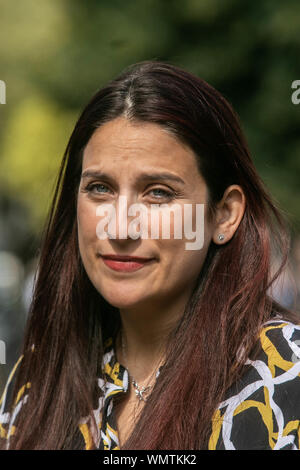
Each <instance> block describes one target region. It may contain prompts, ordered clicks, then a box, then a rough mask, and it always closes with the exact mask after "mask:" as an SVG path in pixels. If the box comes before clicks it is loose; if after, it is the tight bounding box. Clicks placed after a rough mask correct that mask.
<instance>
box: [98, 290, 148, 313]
mask: <svg viewBox="0 0 300 470" xmlns="http://www.w3.org/2000/svg"><path fill="white" fill-rule="evenodd" d="M99 292H100V294H101V295H102V296H103V297H104V298H105V300H106V301H107V302H108V303H109V304H110V305H112V306H113V307H116V308H119V309H129V308H134V307H137V306H138V305H140V304H141V303H142V302H143V301H144V300H145V297H143V296H141V295H134V294H133V293H132V294H129V293H128V291H127V292H124V293H119V294H118V293H117V292H114V293H113V295H112V294H111V292H110V294H108V293H107V292H103V291H99Z"/></svg>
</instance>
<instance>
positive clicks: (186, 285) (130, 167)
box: [77, 117, 245, 384]
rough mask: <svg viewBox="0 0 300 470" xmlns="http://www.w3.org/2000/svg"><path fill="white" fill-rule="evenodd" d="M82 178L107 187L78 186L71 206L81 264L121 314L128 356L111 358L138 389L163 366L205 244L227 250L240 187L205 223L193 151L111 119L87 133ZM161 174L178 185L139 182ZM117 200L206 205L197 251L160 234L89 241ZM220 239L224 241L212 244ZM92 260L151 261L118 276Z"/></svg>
mask: <svg viewBox="0 0 300 470" xmlns="http://www.w3.org/2000/svg"><path fill="white" fill-rule="evenodd" d="M87 170H95V171H100V170H101V171H102V172H105V173H107V174H108V175H109V177H110V181H109V182H108V181H106V180H102V179H101V178H95V177H88V178H82V179H81V182H80V186H79V189H78V199H77V222H78V241H79V250H80V254H81V258H82V261H83V264H84V267H85V270H86V272H87V275H88V276H89V278H90V280H91V282H92V283H93V285H94V286H95V288H96V289H97V290H98V291H99V292H100V294H101V295H102V296H103V297H104V298H105V299H106V300H107V301H108V302H109V303H111V304H112V305H114V306H115V307H117V308H119V310H120V315H121V320H122V326H123V331H124V338H125V344H126V346H127V348H126V350H127V354H126V358H124V357H123V355H122V350H121V348H120V343H119V341H118V343H117V351H116V352H117V357H118V359H119V360H120V361H121V362H122V363H124V365H126V367H128V369H129V370H130V373H131V374H132V376H134V378H135V379H136V380H137V382H138V383H139V384H143V381H145V379H147V378H148V377H149V374H151V372H153V369H154V368H155V370H156V367H155V366H157V364H159V363H160V360H161V358H163V352H164V347H165V340H166V336H167V334H168V332H169V331H170V329H171V328H172V327H173V326H174V324H175V322H176V321H177V320H178V318H179V317H180V316H181V315H182V313H183V310H184V307H185V305H186V302H187V300H188V298H189V296H190V293H191V290H192V288H193V287H194V284H195V281H196V278H197V276H198V275H199V272H200V270H201V268H202V266H203V263H204V260H205V257H206V254H207V250H208V247H209V244H210V243H211V242H214V243H218V244H221V243H227V242H228V241H229V240H230V239H231V237H232V236H233V234H234V232H235V231H236V229H237V228H238V225H239V223H240V221H241V219H242V216H243V214H244V210H245V196H244V193H243V191H242V189H241V188H240V187H239V186H237V185H232V186H230V187H228V188H227V189H226V191H225V193H224V196H223V198H222V200H221V201H220V202H219V204H218V209H217V213H216V217H215V219H214V220H213V221H212V222H211V223H209V222H208V220H207V214H206V207H207V206H206V202H207V198H208V188H207V186H206V183H205V181H204V179H203V177H202V176H201V174H200V173H199V171H198V168H197V163H196V157H195V155H194V153H193V151H192V150H191V149H190V148H189V147H187V146H185V145H183V144H182V143H181V142H180V141H179V140H177V139H176V138H175V137H174V136H172V135H171V134H170V133H168V132H167V131H165V130H164V129H162V128H161V127H160V126H158V125H156V124H152V123H138V124H137V123H134V124H133V123H132V122H130V121H129V120H127V119H126V118H125V117H120V118H117V119H114V120H113V121H110V122H108V123H106V124H104V125H102V126H101V127H100V128H98V129H97V130H96V131H95V132H94V134H93V135H92V137H91V138H90V140H89V142H88V144H87V146H86V148H85V151H84V154H83V162H82V174H83V173H84V172H86V171H87ZM166 171H167V172H169V173H170V172H171V173H172V174H173V175H176V176H179V177H180V178H181V179H182V180H183V184H181V183H177V182H174V181H164V180H160V179H157V180H155V181H143V182H141V181H138V177H139V175H140V174H141V173H142V172H147V173H149V174H151V173H153V172H155V173H159V172H166ZM94 183H95V184H97V185H98V186H96V187H94V188H93V189H92V190H90V191H87V186H88V185H90V184H94ZM103 185H104V186H103ZM154 190H155V191H154ZM162 191H167V192H172V191H173V192H175V193H176V194H175V197H174V199H172V200H171V201H170V200H168V198H166V196H165V194H164V193H163V192H162ZM121 195H123V196H126V197H127V205H128V207H129V206H130V204H133V203H136V202H139V203H143V204H145V205H146V206H147V207H149V208H150V205H151V204H162V203H166V204H169V205H171V204H173V203H177V204H179V205H180V206H181V207H182V208H183V204H193V208H194V207H195V204H197V203H198V204H199V203H200V204H205V206H204V207H205V219H204V245H203V247H202V248H201V249H200V250H186V249H185V243H186V241H187V240H186V239H185V238H184V237H183V238H182V239H173V238H172V236H171V238H170V239H162V238H161V231H160V237H159V239H151V238H148V239H141V238H139V239H137V240H133V239H131V238H130V237H127V238H125V239H121V238H119V237H118V236H117V238H116V239H106V240H100V239H99V238H98V237H97V235H96V227H97V224H98V223H99V220H100V218H99V216H97V215H96V208H97V206H98V205H99V204H105V203H114V204H115V207H116V208H117V207H118V201H119V197H120V196H121ZM130 219H132V217H128V223H129V220H130ZM117 220H118V219H117ZM171 221H172V219H171ZM160 228H161V227H160ZM220 233H222V234H223V235H224V236H225V239H224V240H223V241H219V240H218V235H219V234H220ZM171 234H172V226H171ZM117 235H118V233H117ZM189 241H190V240H189ZM99 253H100V254H102V255H105V254H119V255H131V256H141V257H147V258H154V260H153V261H152V262H151V263H149V264H148V265H145V266H144V267H143V268H142V269H140V270H138V271H135V272H131V273H120V272H115V271H113V270H111V269H110V268H109V267H108V266H106V265H105V264H104V262H103V260H102V258H101V257H100V256H99Z"/></svg>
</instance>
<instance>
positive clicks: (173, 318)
mask: <svg viewBox="0 0 300 470" xmlns="http://www.w3.org/2000/svg"><path fill="white" fill-rule="evenodd" d="M185 303H186V299H176V301H175V302H173V303H172V304H170V303H169V304H168V305H161V304H160V305H155V304H154V302H151V306H148V308H147V306H145V305H144V306H143V307H141V306H140V308H137V307H136V308H134V309H120V317H121V323H122V327H121V331H120V334H119V335H118V338H117V341H116V350H117V357H118V360H119V362H121V363H122V364H123V365H124V367H126V368H127V369H128V370H129V372H130V374H131V376H132V377H134V379H135V380H136V381H137V382H138V383H140V382H141V383H142V382H143V381H145V380H146V379H147V378H149V376H150V375H152V374H153V373H154V376H155V373H156V372H157V370H158V368H159V367H160V365H162V363H163V362H164V360H165V356H166V348H167V342H168V336H169V334H170V332H171V331H172V329H173V328H174V327H175V325H176V323H177V321H178V320H179V318H180V317H181V315H182V314H183V310H184V306H185ZM122 335H123V344H124V349H125V355H124V349H123V348H122V340H121V336H122Z"/></svg>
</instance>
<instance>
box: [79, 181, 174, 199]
mask: <svg viewBox="0 0 300 470" xmlns="http://www.w3.org/2000/svg"><path fill="white" fill-rule="evenodd" d="M97 186H103V187H104V188H107V189H109V188H108V187H107V186H106V185H105V184H103V183H90V184H88V185H87V186H86V188H85V190H84V192H87V193H90V194H92V193H94V191H93V190H94V188H96V187H97ZM151 191H161V192H163V193H164V196H162V197H160V198H155V199H159V200H160V199H167V200H168V201H171V200H173V199H175V197H176V195H177V193H176V192H175V191H166V190H165V189H162V188H153V189H151V190H150V192H151ZM98 194H101V193H98Z"/></svg>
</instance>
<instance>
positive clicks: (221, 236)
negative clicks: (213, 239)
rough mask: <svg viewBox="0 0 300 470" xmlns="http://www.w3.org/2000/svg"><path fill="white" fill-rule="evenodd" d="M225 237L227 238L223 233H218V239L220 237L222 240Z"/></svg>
mask: <svg viewBox="0 0 300 470" xmlns="http://www.w3.org/2000/svg"><path fill="white" fill-rule="evenodd" d="M224 238H225V237H224V235H223V233H220V234H219V235H218V239H219V240H220V241H222V240H224Z"/></svg>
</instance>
